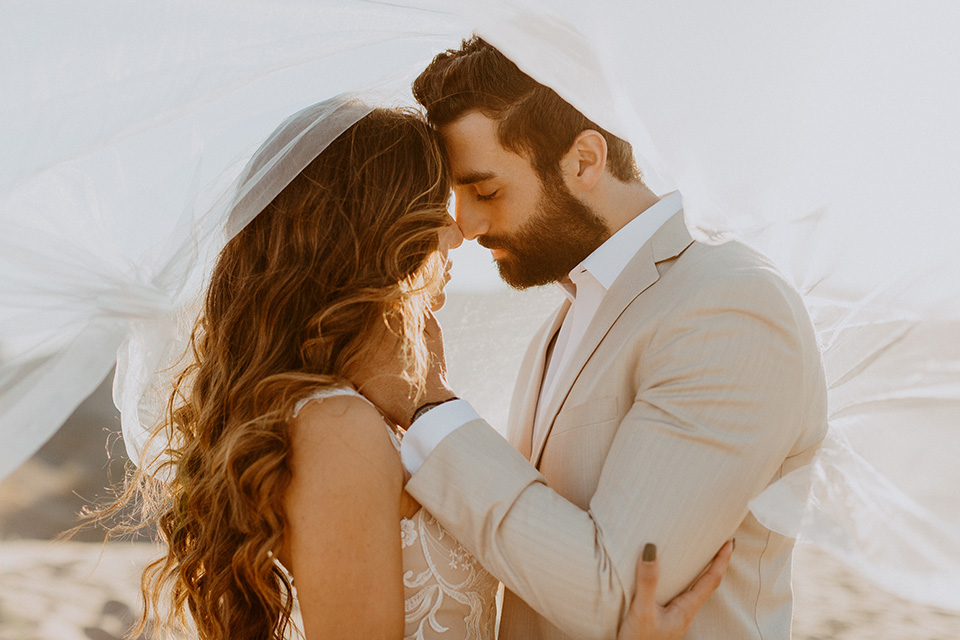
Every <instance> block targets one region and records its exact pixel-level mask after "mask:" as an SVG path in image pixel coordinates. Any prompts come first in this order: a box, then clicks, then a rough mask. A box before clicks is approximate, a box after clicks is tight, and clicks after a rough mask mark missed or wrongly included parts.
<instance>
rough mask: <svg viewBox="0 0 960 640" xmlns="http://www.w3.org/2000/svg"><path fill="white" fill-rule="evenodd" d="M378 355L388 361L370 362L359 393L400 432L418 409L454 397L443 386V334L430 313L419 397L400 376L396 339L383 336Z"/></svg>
mask: <svg viewBox="0 0 960 640" xmlns="http://www.w3.org/2000/svg"><path fill="white" fill-rule="evenodd" d="M382 339H383V341H384V342H383V344H381V345H379V347H380V348H379V349H378V352H379V353H381V354H384V358H388V359H387V360H384V361H383V362H374V363H372V364H371V366H370V367H369V368H368V369H367V370H366V371H365V373H364V375H362V376H361V377H362V378H363V384H362V385H361V386H360V389H359V391H360V392H361V393H362V394H363V395H364V396H366V397H367V399H368V400H370V401H371V402H372V403H373V404H375V405H376V406H377V408H378V409H380V411H381V413H383V415H385V416H386V417H387V418H388V419H389V420H391V421H392V422H395V423H396V424H398V425H400V426H401V427H403V428H404V429H406V428H407V427H409V426H410V423H411V422H412V421H413V416H414V413H415V412H416V411H417V409H419V408H420V407H424V406H426V405H433V404H438V403H440V402H444V401H446V400H450V399H452V398H455V397H456V394H454V393H453V391H452V390H451V389H450V387H449V386H448V385H447V362H446V359H445V356H444V350H443V331H442V330H441V329H440V323H438V322H437V319H436V317H435V316H434V315H433V313H429V314H428V315H427V317H426V326H425V330H424V339H425V340H426V343H427V350H428V351H429V358H430V361H429V363H428V369H427V373H426V379H425V381H424V389H423V393H422V394H420V395H419V396H417V394H416V389H415V388H414V386H413V385H412V384H411V383H410V382H409V381H408V380H407V379H406V378H405V377H404V376H403V372H402V370H401V367H399V366H398V364H399V363H398V361H397V358H396V357H394V356H392V354H394V353H396V351H397V345H396V338H395V337H394V336H392V335H391V334H386V335H384V336H383V338H382Z"/></svg>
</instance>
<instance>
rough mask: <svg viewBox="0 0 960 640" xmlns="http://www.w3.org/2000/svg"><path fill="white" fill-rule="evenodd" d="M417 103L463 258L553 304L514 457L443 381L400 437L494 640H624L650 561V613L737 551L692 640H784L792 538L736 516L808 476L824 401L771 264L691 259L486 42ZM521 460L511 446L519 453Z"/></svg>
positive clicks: (738, 247)
mask: <svg viewBox="0 0 960 640" xmlns="http://www.w3.org/2000/svg"><path fill="white" fill-rule="evenodd" d="M414 94H415V96H416V97H417V99H418V100H419V101H420V102H421V103H422V104H423V105H424V106H425V107H426V109H427V113H428V116H429V118H430V120H431V121H432V122H433V124H434V125H435V126H436V127H437V128H438V129H439V131H440V132H441V134H442V136H443V139H444V143H445V145H446V149H447V153H448V155H449V159H450V164H451V168H452V171H453V177H454V181H455V187H454V190H455V193H456V218H457V222H458V224H459V226H460V228H461V230H462V231H463V235H464V237H466V238H467V239H476V240H477V241H478V242H479V243H480V244H481V245H483V246H485V247H487V248H489V249H491V252H492V255H493V258H494V259H495V260H496V262H497V266H498V268H499V270H500V274H501V276H502V277H503V279H504V280H505V281H506V282H507V283H509V284H511V285H513V286H514V287H518V288H524V287H529V286H535V285H541V284H546V283H548V282H555V283H557V284H559V286H560V287H561V288H562V289H563V291H564V293H565V294H566V298H567V299H566V301H564V303H563V304H562V305H561V307H560V309H559V310H558V311H557V313H556V315H555V316H554V317H553V319H552V320H550V321H549V322H548V323H547V324H546V325H545V326H544V327H543V328H542V329H541V331H540V332H539V333H538V334H537V336H536V337H535V338H534V340H533V343H532V344H531V345H530V348H529V350H528V352H527V355H526V357H525V359H524V361H523V364H522V367H521V369H520V374H519V379H518V381H517V387H516V391H515V393H514V397H513V402H512V406H511V412H510V420H509V440H510V442H509V443H508V442H507V441H505V440H504V439H503V438H502V437H501V436H500V435H498V434H497V433H496V432H495V431H494V430H493V429H492V428H491V427H490V426H489V425H488V424H487V423H486V422H485V421H484V420H483V419H482V418H480V417H479V416H478V415H477V414H476V413H475V412H474V410H473V409H472V408H471V407H470V405H469V404H468V403H467V402H465V401H463V400H452V401H447V402H443V403H437V402H436V401H437V400H438V399H439V400H445V399H447V398H451V397H453V393H452V391H450V390H447V389H445V388H443V386H442V385H440V386H439V387H436V388H432V389H428V396H427V397H428V398H429V399H432V400H434V402H432V403H430V404H428V405H426V406H423V407H421V409H420V410H418V412H417V414H415V416H414V418H415V419H414V420H413V424H412V425H411V428H410V430H409V432H408V433H407V435H406V437H405V438H404V440H403V447H402V456H403V460H404V464H405V465H406V466H407V468H408V470H409V471H410V472H411V474H412V478H411V480H410V481H409V483H408V485H407V491H409V493H410V494H412V495H413V496H414V497H415V498H416V499H417V500H418V501H419V502H420V503H421V504H422V505H423V506H424V507H426V508H427V509H428V510H429V511H430V512H431V513H432V514H433V515H434V516H435V517H437V519H438V520H439V521H440V522H441V523H442V524H443V525H444V526H445V527H446V528H447V529H448V530H449V531H450V532H451V533H452V534H453V535H454V536H455V537H457V538H458V539H459V540H460V541H461V543H462V544H463V545H464V546H465V547H466V548H467V549H469V550H470V551H471V552H472V553H474V554H475V555H476V556H477V558H478V559H479V561H480V562H481V564H483V565H484V567H486V568H487V569H488V570H489V571H490V572H491V573H493V574H494V575H495V576H497V577H498V578H500V579H501V580H502V581H503V583H504V585H505V587H506V592H505V594H504V600H503V611H502V618H501V626H500V638H502V639H503V640H536V639H560V638H571V639H572V638H576V639H584V638H613V637H614V636H615V635H616V633H617V628H618V625H619V623H620V621H621V617H622V616H623V615H624V614H625V612H626V611H627V607H628V604H629V603H630V598H631V596H632V589H633V576H634V567H635V565H636V561H637V557H638V555H639V554H640V550H641V548H642V547H643V546H644V543H647V542H653V543H655V544H656V545H657V547H658V549H659V555H660V558H661V562H662V567H663V569H662V575H661V582H660V587H659V591H658V599H659V600H660V601H661V602H665V601H666V600H668V599H669V598H670V597H672V596H673V595H675V594H676V593H678V592H680V591H682V590H683V589H684V588H685V587H686V585H688V584H689V583H690V582H691V581H692V580H693V579H694V578H695V577H696V576H697V574H698V573H699V572H700V571H701V570H702V568H703V567H704V565H705V564H706V563H707V562H708V561H709V560H710V558H711V557H712V556H713V554H714V553H715V552H716V550H717V549H718V548H719V547H720V546H721V545H722V544H723V542H724V541H725V540H727V539H729V538H731V537H735V538H736V545H737V546H736V553H734V557H733V559H732V561H731V564H730V568H729V570H728V572H727V574H726V577H725V578H724V581H723V584H722V585H721V586H720V588H719V590H718V591H717V592H716V593H715V594H714V595H713V597H712V598H711V599H710V600H709V601H708V602H707V604H706V605H705V606H704V608H703V609H702V610H701V612H700V614H699V615H698V616H697V618H696V619H695V620H694V623H693V626H692V627H691V629H690V632H689V634H688V636H687V637H688V638H696V639H708V638H709V639H725V638H731V639H736V640H742V639H749V638H757V639H760V638H763V639H764V640H774V639H783V640H786V639H787V638H789V636H790V620H791V601H792V597H791V587H790V563H791V553H792V549H793V541H792V540H790V539H788V538H785V537H783V536H780V535H778V534H776V533H774V532H772V531H769V530H767V529H766V528H764V527H763V526H762V525H761V524H760V523H759V522H758V521H757V520H756V519H755V518H754V517H753V516H752V515H751V514H750V512H749V510H748V507H747V503H748V501H749V500H750V499H751V498H753V497H754V496H756V495H757V494H758V493H760V492H761V491H762V490H763V489H764V488H765V487H766V486H767V485H768V484H770V483H771V482H774V481H776V480H777V479H779V478H781V477H782V476H784V475H785V474H787V473H789V472H790V471H791V470H793V469H795V468H797V467H799V466H801V465H803V464H804V463H806V462H808V461H809V460H810V459H811V457H812V456H813V453H814V452H815V450H816V449H817V447H818V446H819V444H820V441H821V439H822V438H823V435H824V433H825V429H826V389H825V383H824V376H823V369H822V366H821V362H820V354H819V350H818V347H817V341H816V338H815V336H814V332H813V329H812V326H811V323H810V320H809V317H808V315H807V312H806V310H805V308H804V305H803V303H802V302H801V300H800V297H799V296H798V294H797V293H796V291H794V289H793V288H792V287H791V286H790V285H789V284H787V283H786V282H785V281H784V280H783V278H782V277H781V276H780V275H778V273H777V272H776V271H775V269H774V268H773V267H772V266H771V265H770V264H769V262H767V261H766V260H765V259H764V258H763V257H762V256H760V255H758V254H756V253H755V252H753V251H752V250H750V249H749V248H748V247H746V246H744V245H742V244H739V243H735V242H731V243H728V244H725V245H722V246H707V245H703V244H699V243H695V242H693V241H692V239H691V237H690V235H689V233H688V232H687V229H686V227H685V225H684V219H683V212H682V210H681V202H680V197H679V194H676V193H674V194H671V195H668V196H666V197H664V198H662V199H658V198H657V197H656V196H655V195H654V194H653V193H652V192H650V191H649V190H648V189H647V188H646V186H645V185H644V183H643V182H642V181H641V179H640V176H639V174H638V171H637V169H636V166H635V164H634V161H633V155H632V149H631V148H630V146H629V145H628V144H627V143H626V142H624V141H623V140H620V139H618V138H616V137H614V136H613V135H611V134H609V133H607V132H606V131H604V130H603V129H601V128H600V127H598V126H597V125H596V124H594V123H592V122H590V121H589V120H587V119H586V118H585V117H584V116H583V115H582V114H580V113H579V112H578V111H576V110H575V109H574V108H573V107H572V106H570V105H569V104H568V103H566V102H564V101H563V100H562V99H561V98H559V97H558V96H557V95H556V94H555V93H554V92H553V91H552V90H550V89H549V88H547V87H545V86H543V85H540V84H538V83H536V82H535V81H534V80H532V79H531V78H530V77H528V76H527V75H525V74H524V73H523V72H521V71H520V70H519V69H518V68H517V67H516V66H515V65H514V64H513V63H511V62H510V61H509V60H508V59H507V58H505V57H504V56H503V55H502V54H501V53H500V52H498V51H497V50H496V49H494V48H493V47H491V46H490V45H488V44H487V43H485V42H483V41H482V40H480V39H478V38H473V39H471V40H469V41H466V42H464V43H463V45H462V47H461V48H460V49H459V50H456V51H448V52H446V53H443V54H440V55H439V56H437V57H436V58H435V59H434V61H433V62H432V63H431V64H430V66H429V67H428V68H427V69H426V70H425V71H424V72H423V73H422V74H421V76H420V77H419V78H418V79H417V81H416V82H415V84H414ZM511 445H512V446H511Z"/></svg>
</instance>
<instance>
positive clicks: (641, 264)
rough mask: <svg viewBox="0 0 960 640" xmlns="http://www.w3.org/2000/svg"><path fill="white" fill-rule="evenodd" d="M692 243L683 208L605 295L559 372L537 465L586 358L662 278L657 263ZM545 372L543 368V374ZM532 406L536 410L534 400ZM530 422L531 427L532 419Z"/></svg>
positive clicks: (535, 456)
mask: <svg viewBox="0 0 960 640" xmlns="http://www.w3.org/2000/svg"><path fill="white" fill-rule="evenodd" d="M692 243H693V239H692V238H691V237H690V233H689V232H688V231H687V228H686V226H685V224H684V220H683V211H680V212H678V213H677V214H675V215H674V216H672V217H671V218H670V219H669V220H667V221H666V222H665V223H664V224H663V226H661V227H660V229H658V230H657V232H656V233H655V234H654V235H653V237H652V238H651V239H650V240H649V241H648V242H647V243H646V244H644V245H643V246H642V247H641V248H640V250H639V251H638V252H637V254H636V255H635V256H634V257H633V259H632V260H631V261H630V262H629V263H628V264H627V266H626V267H625V268H624V270H623V272H622V273H621V274H620V275H619V276H618V277H617V279H616V281H615V282H614V283H613V285H612V286H611V287H610V289H609V290H608V291H607V293H606V295H604V297H603V300H602V301H601V302H600V307H599V308H598V309H597V313H596V315H595V316H594V317H593V319H592V320H591V321H590V325H589V326H588V327H587V331H586V333H585V334H584V335H583V339H582V340H581V341H580V343H579V344H578V345H576V347H575V351H574V352H573V354H572V356H571V358H570V361H569V362H568V363H567V366H566V368H565V369H564V370H563V371H561V372H559V376H560V377H559V379H558V380H557V385H556V388H555V391H554V393H553V397H551V398H549V399H548V402H549V403H550V404H549V405H548V407H547V413H546V414H545V415H544V418H545V420H546V425H547V426H546V428H545V429H541V431H540V433H539V434H538V435H539V437H538V438H537V441H536V442H534V443H533V448H532V454H533V455H532V456H531V457H530V460H531V461H533V462H534V464H535V465H539V461H540V454H541V453H542V452H543V447H544V445H545V444H546V441H547V438H548V437H549V435H550V431H552V430H553V423H554V420H556V417H557V414H558V413H559V412H560V408H561V407H562V406H563V403H564V402H565V401H566V399H567V396H568V395H569V393H570V389H571V388H572V387H573V384H574V382H576V380H577V378H578V377H579V376H580V372H581V371H582V370H583V367H584V366H585V365H586V364H587V361H588V360H589V359H590V357H591V356H592V355H593V353H594V352H595V351H596V350H597V347H598V346H599V345H600V342H601V341H602V340H603V338H604V337H605V336H606V335H607V333H608V332H609V331H610V328H611V327H612V326H613V324H614V323H615V322H616V321H617V319H618V318H619V317H620V316H621V315H622V314H623V312H624V310H625V309H626V308H627V307H628V306H629V305H630V303H631V302H633V301H634V300H635V299H636V298H637V297H638V296H640V294H642V293H643V292H644V291H646V290H647V289H648V288H649V287H650V286H651V285H652V284H653V283H655V282H656V281H657V280H658V279H659V278H660V272H659V270H658V269H657V263H659V262H663V261H664V260H668V259H670V258H673V257H676V256H678V255H680V254H681V253H682V252H683V251H684V250H685V249H686V248H687V247H689V246H690V245H691V244H692ZM560 318H561V319H562V318H563V316H560ZM558 326H559V325H558ZM542 375H543V372H542V369H541V377H542ZM538 390H539V388H538ZM533 407H534V413H535V411H536V403H535V402H534V403H533ZM530 424H531V430H532V424H533V420H532V418H531V420H530Z"/></svg>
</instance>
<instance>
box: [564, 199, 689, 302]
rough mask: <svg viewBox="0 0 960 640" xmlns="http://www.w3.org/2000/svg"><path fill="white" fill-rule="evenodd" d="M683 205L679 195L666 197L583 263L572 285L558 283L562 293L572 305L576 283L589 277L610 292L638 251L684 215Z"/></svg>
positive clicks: (629, 223) (612, 237) (575, 269)
mask: <svg viewBox="0 0 960 640" xmlns="http://www.w3.org/2000/svg"><path fill="white" fill-rule="evenodd" d="M682 204H683V203H682V202H681V199H680V192H679V191H674V192H673V193H670V194H667V195H665V196H664V197H662V198H661V199H660V200H659V201H658V202H656V203H654V205H653V206H651V207H649V208H647V209H646V210H644V211H643V212H642V213H640V214H639V215H638V216H637V217H635V218H634V219H633V220H631V221H630V222H628V223H627V224H625V225H624V226H623V227H622V228H621V229H619V230H618V231H617V232H616V233H614V234H613V235H612V236H610V237H609V238H607V240H606V241H605V242H604V243H603V244H601V245H600V246H599V247H597V248H596V249H595V250H594V251H593V253H591V254H590V255H589V256H587V257H586V258H585V259H584V260H583V262H581V263H580V264H578V265H577V266H576V267H574V268H573V270H571V271H570V274H569V277H570V282H566V281H564V282H560V283H558V285H559V286H560V288H561V290H563V292H564V294H565V295H566V296H567V297H568V298H569V299H570V300H571V301H572V300H573V299H574V298H575V295H576V294H575V291H576V289H575V288H574V283H577V284H579V283H581V282H583V280H584V278H585V276H587V275H589V276H591V277H592V279H593V280H596V282H597V283H599V284H600V286H601V287H603V289H604V291H606V290H608V289H610V287H611V286H613V283H614V281H616V279H617V278H618V277H619V276H620V274H621V273H622V272H623V270H624V269H625V268H626V266H627V264H628V263H629V262H630V260H632V259H633V256H635V255H636V254H637V250H638V249H639V248H640V247H642V246H643V245H644V244H646V242H647V241H648V240H650V238H652V237H653V235H654V234H655V233H656V232H657V230H658V229H659V228H660V227H661V226H663V223H664V222H666V221H667V220H669V219H670V218H671V217H673V215H674V214H675V213H677V212H678V211H680V208H681V207H682Z"/></svg>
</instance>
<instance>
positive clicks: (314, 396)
mask: <svg viewBox="0 0 960 640" xmlns="http://www.w3.org/2000/svg"><path fill="white" fill-rule="evenodd" d="M334 396H355V397H357V398H360V399H362V400H363V401H364V402H366V403H367V404H369V405H370V406H371V407H373V408H374V409H376V406H375V405H374V404H373V403H372V402H370V401H369V400H367V399H366V398H364V397H363V395H362V394H361V393H360V392H359V391H357V390H356V389H354V388H353V387H347V386H341V387H327V388H325V389H317V390H316V391H314V392H313V393H311V394H310V395H308V396H307V397H306V398H303V399H302V400H300V401H299V402H298V403H297V404H296V406H295V407H294V408H293V417H294V418H296V417H297V416H298V415H300V412H301V411H302V410H303V408H304V407H305V406H306V405H307V403H308V402H312V401H313V400H323V399H324V398H332V397H334Z"/></svg>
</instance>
